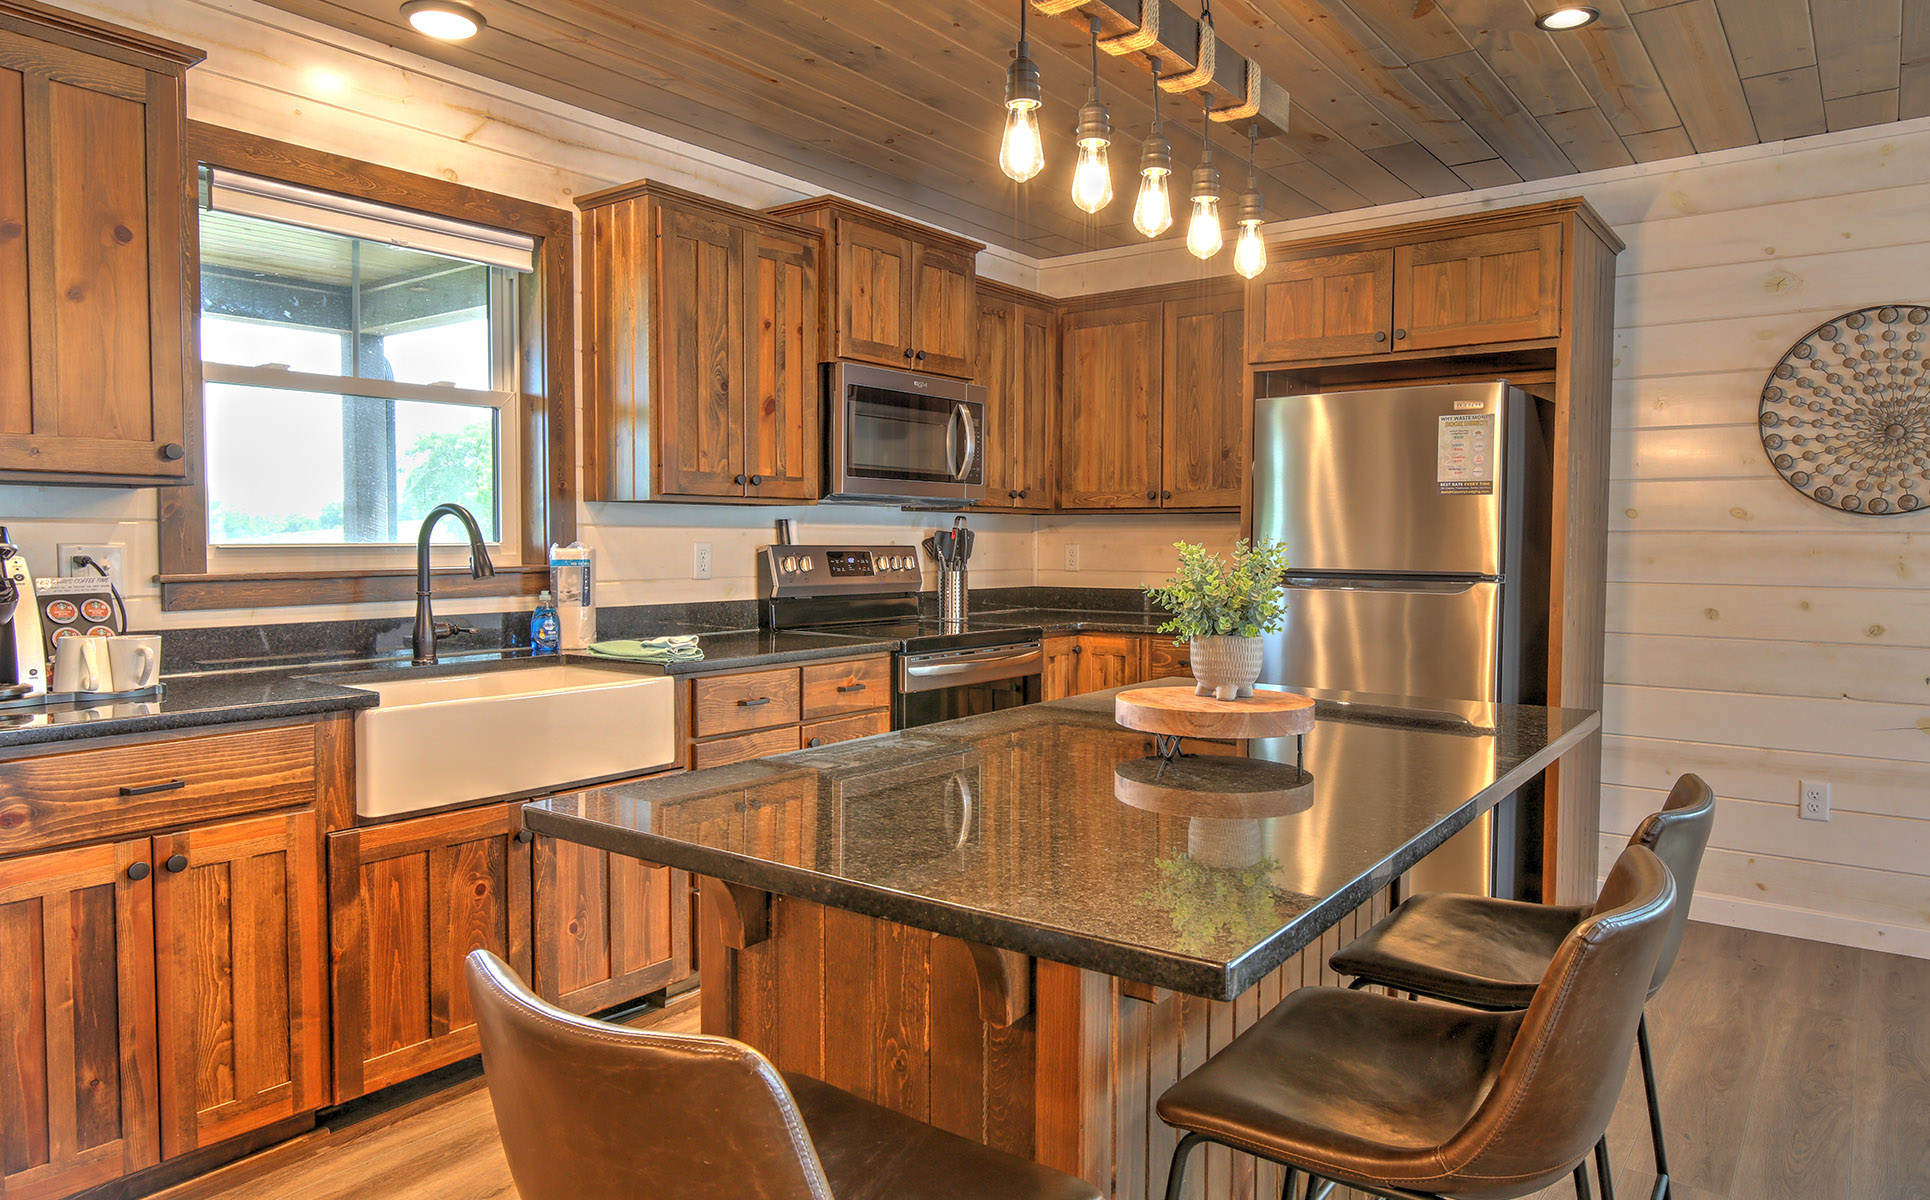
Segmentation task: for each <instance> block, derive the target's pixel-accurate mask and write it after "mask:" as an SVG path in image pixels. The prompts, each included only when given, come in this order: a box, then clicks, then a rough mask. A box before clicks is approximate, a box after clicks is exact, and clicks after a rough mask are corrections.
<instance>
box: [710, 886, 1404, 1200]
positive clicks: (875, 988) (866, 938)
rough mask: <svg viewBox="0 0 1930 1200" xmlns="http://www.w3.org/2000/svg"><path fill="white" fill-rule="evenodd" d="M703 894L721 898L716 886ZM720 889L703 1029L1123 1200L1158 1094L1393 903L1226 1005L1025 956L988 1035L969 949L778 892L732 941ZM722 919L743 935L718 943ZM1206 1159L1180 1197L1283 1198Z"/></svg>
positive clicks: (1219, 1152)
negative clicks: (1027, 994)
mask: <svg viewBox="0 0 1930 1200" xmlns="http://www.w3.org/2000/svg"><path fill="white" fill-rule="evenodd" d="M703 886H704V887H705V888H706V889H709V890H710V892H722V891H723V889H724V885H722V884H721V883H719V881H717V880H714V879H705V880H704V881H703ZM734 891H735V893H736V894H735V895H733V896H731V897H730V898H729V899H724V898H722V897H721V896H720V897H718V898H716V899H713V898H712V895H711V894H710V892H707V895H706V901H705V913H704V919H703V920H702V921H701V922H700V934H699V936H700V940H701V946H700V951H699V953H700V959H701V961H702V962H703V963H704V987H703V1027H704V1032H706V1033H712V1034H721V1035H724V1036H728V1037H734V1038H737V1039H739V1040H741V1041H745V1042H748V1043H749V1044H751V1045H752V1046H755V1047H756V1048H757V1049H759V1050H760V1051H762V1052H763V1053H764V1054H766V1055H768V1056H769V1057H770V1059H771V1060H772V1061H773V1062H775V1063H776V1064H777V1066H778V1067H779V1069H781V1070H785V1071H798V1072H802V1073H803V1074H807V1075H812V1076H815V1077H817V1078H820V1079H823V1080H825V1081H827V1082H829V1083H832V1084H835V1085H837V1086H838V1087H841V1088H844V1089H846V1090H847V1091H850V1092H853V1093H855V1094H857V1095H859V1096H862V1097H864V1098H865V1099H867V1100H870V1101H872V1102H874V1103H877V1104H882V1105H884V1106H886V1107H888V1108H891V1109H893V1110H895V1111H897V1112H901V1113H904V1114H906V1115H907V1116H911V1117H916V1118H918V1119H919V1120H921V1121H929V1122H930V1123H932V1124H933V1125H936V1126H938V1127H939V1128H941V1129H946V1130H950V1131H951V1132H953V1133H956V1134H959V1135H961V1136H964V1137H969V1138H972V1139H973V1140H975V1141H979V1142H983V1143H985V1144H986V1145H990V1146H995V1147H997V1148H999V1149H1001V1150H1006V1151H1010V1152H1011V1153H1014V1154H1020V1155H1023V1156H1025V1157H1027V1158H1031V1159H1035V1160H1037V1161H1039V1162H1042V1163H1045V1164H1046V1165H1048V1166H1052V1167H1056V1168H1058V1169H1060V1170H1063V1171H1067V1172H1070V1173H1072V1174H1076V1175H1078V1176H1080V1177H1081V1178H1084V1179H1088V1180H1090V1181H1092V1182H1093V1183H1096V1184H1099V1185H1100V1186H1102V1187H1109V1188H1110V1189H1111V1194H1112V1195H1113V1196H1115V1197H1118V1198H1119V1200H1142V1198H1146V1197H1156V1196H1159V1195H1161V1194H1162V1189H1163V1188H1164V1187H1165V1182H1166V1169H1167V1164H1168V1161H1169V1160H1170V1158H1171V1156H1172V1151H1173V1144H1174V1141H1175V1138H1174V1134H1173V1131H1172V1130H1171V1129H1169V1128H1168V1127H1167V1126H1166V1125H1165V1124H1164V1123H1163V1122H1161V1121H1160V1120H1159V1118H1158V1116H1157V1115H1156V1113H1155V1112H1154V1105H1155V1104H1156V1102H1157V1101H1158V1099H1159V1095H1160V1093H1161V1092H1163V1091H1164V1090H1165V1089H1166V1088H1167V1087H1169V1086H1171V1085H1172V1084H1173V1082H1174V1081H1176V1080H1177V1079H1178V1078H1179V1077H1180V1076H1181V1075H1183V1074H1185V1073H1186V1072H1188V1071H1191V1070H1192V1069H1194V1068H1195V1067H1197V1066H1199V1065H1200V1064H1201V1063H1203V1062H1205V1061H1206V1059H1207V1058H1208V1057H1209V1056H1211V1055H1212V1054H1214V1053H1216V1052H1217V1051H1219V1050H1220V1049H1221V1048H1222V1047H1224V1046H1225V1045H1226V1044H1227V1043H1229V1042H1231V1041H1232V1040H1233V1039H1234V1038H1235V1037H1237V1036H1238V1035H1239V1034H1240V1033H1242V1032H1244V1031H1245V1030H1246V1029H1247V1028H1248V1027H1250V1026H1251V1025H1252V1024H1253V1023H1254V1022H1255V1021H1257V1020H1258V1019H1259V1018H1260V1016H1261V1015H1262V1014H1263V1013H1265V1012H1267V1011H1269V1010H1271V1009H1272V1008H1273V1007H1274V1006H1275V1005H1276V1004H1278V1003H1279V1002H1280V1000H1281V999H1282V998H1283V997H1284V996H1285V995H1286V994H1287V993H1288V992H1291V991H1292V990H1294V989H1295V988H1298V987H1303V986H1314V985H1338V984H1339V982H1340V980H1339V979H1338V978H1337V977H1335V976H1334V974H1333V973H1332V971H1331V970H1329V969H1328V967H1327V958H1328V956H1329V955H1331V954H1332V953H1333V952H1334V951H1335V950H1337V949H1339V948H1340V946H1341V945H1342V944H1343V943H1344V942H1346V941H1349V940H1351V939H1352V938H1353V937H1355V936H1356V935H1358V934H1359V933H1360V932H1362V931H1364V930H1365V929H1367V927H1368V926H1369V925H1371V924H1372V923H1373V922H1374V921H1376V920H1379V919H1380V918H1381V917H1383V916H1385V915H1386V914H1387V912H1388V910H1389V909H1390V907H1391V904H1390V900H1389V896H1388V894H1387V893H1386V892H1381V893H1379V894H1377V895H1375V896H1374V897H1373V898H1372V899H1370V900H1369V901H1368V902H1367V903H1366V904H1364V905H1362V906H1361V907H1360V908H1358V909H1356V910H1355V911H1354V912H1353V913H1351V914H1349V915H1348V916H1347V917H1345V918H1343V919H1342V920H1341V922H1340V923H1339V924H1338V925H1336V926H1335V927H1334V928H1333V929H1330V930H1329V931H1328V932H1327V933H1326V934H1325V935H1324V936H1323V937H1322V938H1321V939H1320V940H1319V941H1317V942H1315V943H1314V944H1312V945H1310V946H1308V947H1307V948H1306V949H1305V950H1303V951H1302V952H1301V953H1299V954H1298V955H1295V956H1294V957H1293V958H1291V959H1289V960H1288V961H1287V962H1286V963H1284V964H1282V965H1281V966H1280V967H1279V968H1277V969H1276V970H1274V971H1273V972H1272V973H1271V974H1269V975H1268V976H1266V978H1264V979H1262V980H1261V981H1260V982H1259V983H1257V984H1255V985H1254V986H1253V987H1252V988H1249V989H1248V990H1247V991H1246V992H1244V993H1242V994H1241V995H1240V996H1239V997H1238V998H1236V999H1234V1000H1232V1001H1229V1002H1220V1001H1213V1000H1205V999H1202V998H1200V997H1197V996H1186V995H1179V994H1176V993H1172V992H1167V991H1164V990H1155V989H1148V988H1145V987H1143V986H1142V985H1138V984H1134V983H1131V982H1129V981H1125V980H1120V979H1115V978H1113V977H1111V976H1108V975H1104V974H1101V973H1099V972H1095V971H1088V970H1083V969H1081V968H1078V967H1071V966H1066V965H1064V964H1061V963H1055V962H1051V961H1047V960H1043V959H1034V960H1032V963H1031V967H1032V978H1031V981H1030V983H1031V989H1030V990H1031V1006H1030V1011H1028V1012H1026V1013H1025V1014H1024V1015H1023V1016H1021V1017H1019V1018H1018V1019H1017V1020H1015V1021H1013V1022H1012V1023H1011V1024H1009V1025H999V1024H996V1023H994V1022H989V1021H987V1020H986V1019H985V1017H984V1015H983V1014H982V1012H981V994H980V989H981V984H980V980H981V974H980V970H979V967H978V965H977V963H975V961H974V957H973V947H972V946H971V945H969V944H968V943H966V942H962V941H960V940H958V939H956V938H951V937H946V936H943V935H940V934H934V933H930V932H927V931H925V930H921V929H914V928H912V927H910V926H907V925H901V924H898V923H896V922H893V921H887V920H881V919H878V918H875V917H868V916H864V915H862V914H859V913H853V912H847V911H844V910H841V909H835V908H828V907H825V906H823V905H819V904H814V903H812V902H810V901H807V900H798V899H793V898H790V897H787V896H770V897H769V898H768V900H763V901H759V900H755V899H753V900H752V901H750V902H751V903H765V904H768V913H767V914H766V917H765V923H764V928H763V930H762V931H760V932H761V936H760V934H759V933H752V934H751V935H750V936H749V937H745V936H743V935H742V933H741V931H742V930H743V929H744V928H746V923H745V922H744V921H743V920H742V917H743V908H742V906H743V904H744V903H745V902H746V901H745V894H744V893H745V890H744V889H741V888H740V889H734ZM758 895H759V893H755V892H752V893H750V896H751V897H756V896H758ZM721 912H728V913H729V919H728V920H726V919H724V918H723V917H722V916H721V915H720V913H721ZM727 925H728V926H729V927H730V928H731V929H732V930H734V931H739V932H738V933H736V934H735V935H734V936H733V937H731V938H728V939H727V937H726V933H725V928H726V926H727ZM730 940H744V941H749V942H750V943H751V944H749V945H747V946H745V947H743V948H741V949H739V948H733V947H732V946H731V945H730V944H729V941H730ZM1205 1163H1206V1169H1205V1170H1204V1171H1203V1172H1201V1173H1200V1176H1199V1178H1200V1179H1201V1180H1202V1181H1203V1189H1202V1190H1196V1189H1193V1188H1189V1189H1188V1194H1189V1197H1190V1198H1193V1200H1257V1198H1258V1197H1270V1196H1275V1195H1278V1194H1279V1189H1280V1177H1279V1170H1278V1168H1277V1167H1273V1166H1272V1165H1271V1164H1267V1163H1262V1162H1259V1161H1258V1160H1256V1159H1253V1158H1251V1157H1249V1156H1246V1155H1237V1154H1234V1153H1233V1152H1232V1151H1229V1150H1226V1149H1224V1148H1222V1147H1215V1148H1214V1149H1213V1151H1212V1152H1211V1153H1209V1154H1208V1155H1207V1156H1206V1159H1205ZM1256 1189H1257V1190H1256ZM1269 1189H1271V1190H1269Z"/></svg>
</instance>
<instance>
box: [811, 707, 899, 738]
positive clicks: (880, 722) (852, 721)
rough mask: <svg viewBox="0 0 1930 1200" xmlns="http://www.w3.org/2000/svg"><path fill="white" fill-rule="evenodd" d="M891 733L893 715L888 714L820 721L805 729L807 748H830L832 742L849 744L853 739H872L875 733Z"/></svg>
mask: <svg viewBox="0 0 1930 1200" xmlns="http://www.w3.org/2000/svg"><path fill="white" fill-rule="evenodd" d="M890 732H891V714H890V713H888V712H875V713H859V714H858V715H857V716H855V717H839V718H838V719H837V720H835V721H819V722H818V723H817V724H815V725H806V726H805V727H804V744H805V745H806V746H829V745H830V744H831V743H832V742H848V741H850V740H851V739H852V738H861V737H870V736H871V735H872V734H874V733H890Z"/></svg>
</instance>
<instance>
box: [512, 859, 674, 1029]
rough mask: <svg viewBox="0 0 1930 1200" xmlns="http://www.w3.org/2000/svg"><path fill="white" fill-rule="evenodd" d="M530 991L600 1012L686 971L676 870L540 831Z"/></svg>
mask: <svg viewBox="0 0 1930 1200" xmlns="http://www.w3.org/2000/svg"><path fill="white" fill-rule="evenodd" d="M535 853H536V886H535V890H534V892H533V893H532V897H531V903H532V905H533V907H534V909H535V923H534V926H535V957H536V982H535V990H536V994H537V995H539V996H541V997H543V998H544V999H545V1000H548V1001H550V1002H551V1003H553V1004H558V1005H561V1006H562V1007H564V1008H567V1009H570V1010H572V1011H574V1012H582V1013H589V1012H597V1011H599V1010H601V1009H605V1008H610V1007H613V1006H615V1005H618V1004H624V1003H627V1002H629V1001H631V1000H635V999H637V998H639V997H641V996H647V995H649V994H650V993H651V992H654V991H657V990H658V989H660V988H663V987H667V986H669V985H670V984H672V983H675V982H677V981H678V980H680V979H684V978H686V977H688V976H689V975H690V970H691V967H690V882H689V879H688V877H687V876H686V875H685V873H684V872H682V871H676V870H672V869H671V868H669V867H656V866H651V865H649V864H647V863H643V862H639V861H637V860H636V859H633V858H626V857H624V856H623V855H620V854H610V853H607V852H606V851H602V850H596V849H592V848H591V847H588V846H579V845H576V844H575V843H573V842H561V841H557V840H556V839H555V838H547V837H538V838H537V839H536V842H535Z"/></svg>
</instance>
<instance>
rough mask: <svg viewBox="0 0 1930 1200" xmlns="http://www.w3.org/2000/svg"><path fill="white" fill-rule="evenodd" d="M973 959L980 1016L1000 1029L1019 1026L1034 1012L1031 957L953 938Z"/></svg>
mask: <svg viewBox="0 0 1930 1200" xmlns="http://www.w3.org/2000/svg"><path fill="white" fill-rule="evenodd" d="M954 940H955V941H957V942H958V944H959V945H961V946H963V947H965V949H966V950H967V951H969V952H970V953H971V956H972V967H973V969H974V970H976V971H977V972H978V1015H979V1018H980V1019H981V1020H983V1021H984V1022H985V1023H986V1024H987V1025H996V1026H998V1027H999V1028H1001V1029H1004V1028H1007V1027H1009V1026H1012V1025H1015V1024H1017V1023H1018V1022H1019V1021H1021V1020H1023V1019H1024V1018H1025V1015H1026V1014H1027V1013H1029V1012H1031V1011H1032V958H1031V956H1030V955H1025V954H1020V953H1019V952H1018V951H1016V950H999V949H996V948H994V947H992V946H981V945H980V944H978V943H977V942H968V941H965V940H964V939H963V938H957V939H954Z"/></svg>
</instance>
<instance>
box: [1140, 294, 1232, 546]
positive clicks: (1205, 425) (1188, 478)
mask: <svg viewBox="0 0 1930 1200" xmlns="http://www.w3.org/2000/svg"><path fill="white" fill-rule="evenodd" d="M1244 309H1245V305H1244V304H1243V303H1242V301H1241V297H1240V294H1239V293H1238V292H1234V293H1232V294H1230V295H1225V296H1208V297H1205V298H1203V299H1197V300H1169V301H1167V302H1166V305H1165V320H1166V331H1165V403H1164V405H1163V412H1164V421H1163V429H1162V433H1163V436H1162V437H1161V446H1162V451H1163V456H1164V461H1163V463H1162V466H1163V468H1164V470H1163V478H1162V482H1161V485H1160V494H1159V499H1160V504H1161V506H1162V507H1165V508H1228V507H1236V506H1238V504H1239V503H1240V495H1241V492H1242V490H1243V489H1244V485H1245V482H1246V343H1245V340H1244V338H1243V337H1242V334H1243V333H1244V332H1245V326H1244V315H1243V314H1244Z"/></svg>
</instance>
